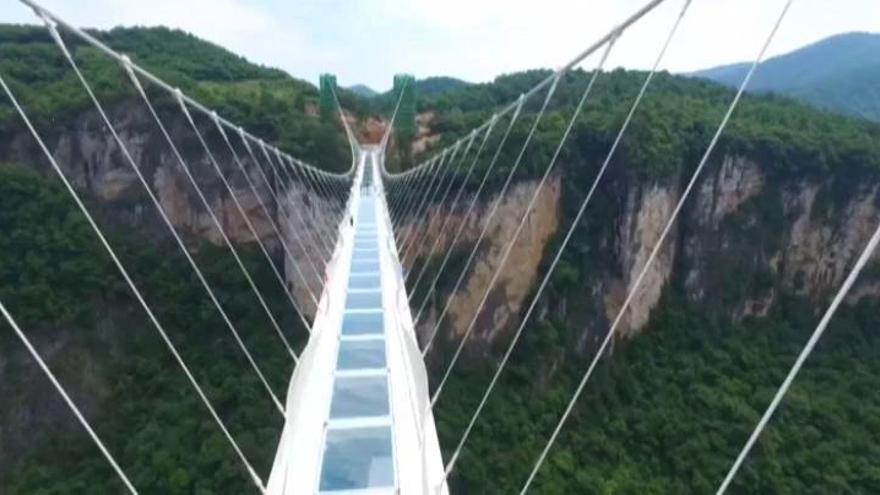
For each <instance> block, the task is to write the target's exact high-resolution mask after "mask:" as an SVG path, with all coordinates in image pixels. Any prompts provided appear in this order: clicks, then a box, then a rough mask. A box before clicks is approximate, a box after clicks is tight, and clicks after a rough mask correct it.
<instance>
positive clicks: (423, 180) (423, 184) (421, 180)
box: [393, 156, 439, 251]
mask: <svg viewBox="0 0 880 495" xmlns="http://www.w3.org/2000/svg"><path fill="white" fill-rule="evenodd" d="M438 158H439V157H437V156H435V157H434V158H432V159H431V160H430V161H429V163H428V164H427V165H426V166H425V167H423V168H422V169H421V170H419V171H418V172H417V173H416V178H415V182H414V184H413V187H412V188H411V189H410V190H409V194H408V195H407V197H406V199H405V200H404V202H403V203H402V204H401V206H400V210H399V213H398V215H397V218H396V219H394V220H393V221H394V222H396V223H395V224H394V230H395V232H394V241H395V243H396V244H397V245H398V246H400V243H401V242H402V240H403V237H404V236H405V235H408V232H404V230H403V227H404V225H403V223H404V221H405V220H407V219H411V218H412V217H413V213H412V212H411V211H410V208H411V207H412V205H413V204H415V203H416V202H417V201H418V197H419V196H420V195H422V194H423V193H424V191H425V190H426V188H427V185H428V181H429V180H430V178H431V177H432V176H431V171H432V170H434V167H435V165H436V164H437V159H438ZM398 251H399V249H398Z"/></svg>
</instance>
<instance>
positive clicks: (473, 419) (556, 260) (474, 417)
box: [444, 0, 691, 480]
mask: <svg viewBox="0 0 880 495" xmlns="http://www.w3.org/2000/svg"><path fill="white" fill-rule="evenodd" d="M690 4H691V0H685V4H684V7H683V8H682V10H681V12H680V13H679V16H678V17H677V18H676V20H675V23H674V24H673V26H672V29H671V30H670V32H669V35H668V36H667V37H666V41H665V42H664V43H663V47H662V48H661V49H660V53H659V54H658V55H657V58H656V60H655V62H654V65H653V67H652V68H651V70H650V72H648V75H647V77H646V78H645V81H644V83H642V87H641V88H640V89H639V93H638V94H637V96H636V98H635V100H634V101H633V103H632V105H631V107H630V110H629V113H628V114H627V116H626V119H624V122H623V125H621V127H620V131H619V132H618V133H617V137H616V138H615V139H614V143H613V144H612V145H611V149H610V150H609V151H608V154H607V155H606V157H605V161H604V162H603V163H602V166H601V167H600V168H599V172H598V174H597V175H596V178H595V179H594V180H593V184H592V186H591V187H590V190H589V192H588V193H587V195H586V197H585V198H584V200H583V202H582V203H581V206H580V209H579V210H578V213H577V215H575V217H574V220H573V221H572V223H571V227H569V229H568V232H567V233H566V235H565V238H564V239H563V241H562V244H561V245H560V246H559V248H558V249H557V250H556V256H555V257H554V258H553V261H552V262H551V263H550V267H549V268H548V269H547V273H546V274H545V275H544V278H543V280H542V281H541V284H540V286H539V287H538V290H537V291H536V292H535V295H534V296H533V297H532V302H531V304H530V305H529V307H528V309H527V310H526V312H525V315H524V316H523V318H522V321H521V322H520V325H519V327H518V328H517V330H516V332H515V333H514V336H513V339H511V341H510V344H508V346H507V351H506V352H505V353H504V357H503V358H502V359H501V363H500V364H499V365H498V369H497V370H496V371H495V374H494V375H493V376H492V380H491V381H490V382H489V385H488V386H487V387H486V391H485V392H484V393H483V396H482V398H481V399H480V403H479V405H478V406H477V408H476V410H475V411H474V413H473V414H472V415H471V419H470V421H469V422H468V425H467V427H466V428H465V431H464V433H463V434H462V437H461V439H460V440H459V442H458V445H457V446H456V448H455V451H454V452H453V454H452V456H451V457H450V459H449V462H447V464H446V469H445V475H444V480H445V479H446V477H448V476H449V474H450V473H451V472H452V469H453V468H454V467H455V463H456V461H457V460H458V458H459V456H460V455H461V451H462V449H463V448H464V445H465V443H466V442H467V440H468V437H469V436H470V433H471V431H472V430H473V427H474V425H475V424H476V422H477V419H478V418H479V417H480V413H481V412H482V411H483V408H484V407H485V405H486V402H487V401H488V399H489V396H490V395H491V394H492V391H493V390H494V388H495V385H496V384H497V383H498V378H499V377H500V376H501V373H502V372H503V371H504V368H505V366H506V365H507V362H508V360H509V359H510V356H511V354H512V353H513V349H514V348H515V347H516V344H517V342H518V341H519V338H520V336H521V335H522V333H523V330H524V329H525V326H526V323H527V322H528V321H529V318H530V317H531V315H532V312H533V311H534V309H535V307H536V305H537V302H538V300H539V298H540V297H541V294H542V293H543V292H544V289H545V288H546V287H547V284H548V283H549V281H550V277H551V275H552V274H553V272H554V270H555V269H556V266H557V264H558V263H559V260H560V259H561V258H562V253H563V252H564V251H565V248H566V246H568V242H569V241H570V240H571V237H572V234H573V233H574V231H575V229H576V228H577V226H578V224H579V223H580V221H581V218H582V217H583V214H584V211H586V207H587V205H588V204H589V203H590V200H591V199H592V197H593V193H594V192H595V191H596V188H597V187H598V185H599V182H600V181H601V179H602V177H603V176H604V174H605V170H606V169H607V168H608V165H609V163H611V158H612V157H613V156H614V153H615V152H616V151H617V148H618V146H619V145H620V143H621V141H622V139H623V136H624V134H626V131H627V129H628V128H629V124H630V122H631V121H632V118H633V116H634V115H635V112H636V110H637V109H638V107H639V104H640V103H641V101H642V98H643V97H644V95H645V92H646V91H647V89H648V86H649V85H650V84H651V81H652V80H653V78H654V75H655V74H656V72H657V68H658V67H659V65H660V62H661V61H662V60H663V57H664V55H665V54H666V50H667V49H668V48H669V44H670V43H671V42H672V39H673V37H674V36H675V33H676V31H678V27H679V25H680V24H681V20H682V19H683V18H684V15H685V14H686V13H687V10H688V8H689V7H690Z"/></svg>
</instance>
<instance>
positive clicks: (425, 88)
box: [416, 76, 471, 96]
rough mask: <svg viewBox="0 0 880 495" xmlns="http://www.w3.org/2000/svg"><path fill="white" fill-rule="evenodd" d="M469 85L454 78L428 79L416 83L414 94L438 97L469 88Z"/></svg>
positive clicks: (438, 77)
mask: <svg viewBox="0 0 880 495" xmlns="http://www.w3.org/2000/svg"><path fill="white" fill-rule="evenodd" d="M470 84H471V83H469V82H466V81H462V80H461V79H456V78H454V77H444V76H437V77H428V78H425V79H421V80H419V81H417V82H416V92H417V93H418V94H419V95H421V96H440V95H442V94H444V93H448V92H450V91H455V90H457V89H461V88H464V87H466V86H470Z"/></svg>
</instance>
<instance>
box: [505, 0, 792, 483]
mask: <svg viewBox="0 0 880 495" xmlns="http://www.w3.org/2000/svg"><path fill="white" fill-rule="evenodd" d="M792 1H793V0H787V1H786V3H785V7H784V8H783V10H782V13H781V14H780V15H779V18H778V19H777V20H776V24H775V25H774V26H773V29H772V30H771V31H770V34H769V35H768V36H767V39H766V40H765V42H764V44H763V46H762V47H761V50H760V52H759V53H758V56H757V57H756V59H755V61H754V62H753V63H752V64H751V66H750V68H749V71H748V73H747V74H746V76H745V78H744V79H743V81H742V83H741V84H740V86H739V89H738V90H737V92H736V96H734V98H733V101H731V103H730V106H729V107H728V109H727V113H725V115H724V118H723V119H722V120H721V123H720V124H719V126H718V129H717V130H716V132H715V135H714V136H713V137H712V140H711V141H710V143H709V146H708V148H707V149H706V152H705V153H704V154H703V157H702V158H701V159H700V162H699V164H698V165H697V168H696V170H694V173H693V174H692V176H691V179H690V182H688V185H687V187H686V188H685V190H684V192H683V193H682V196H681V198H680V199H679V201H678V204H677V205H676V207H675V210H673V212H672V215H671V217H670V218H669V221H668V222H667V223H666V226H665V227H664V229H663V232H662V233H661V234H660V238H659V239H658V240H657V242H656V243H655V244H654V248H653V250H652V251H651V254H650V256H649V257H648V259H647V261H646V262H645V265H644V267H643V268H642V271H641V272H640V273H639V275H638V277H637V278H636V280H635V282H634V284H633V286H632V288H631V289H630V291H629V294H628V295H627V297H626V300H625V301H624V303H623V305H622V306H621V308H620V309H619V311H618V313H617V317H615V319H614V322H613V323H612V324H611V327H610V328H609V329H608V332H607V333H606V335H605V338H604V340H603V341H602V344H601V345H600V346H599V349H598V350H597V351H596V355H595V356H594V357H593V360H592V362H591V363H590V366H589V368H588V369H587V371H586V373H584V376H583V378H582V379H581V381H580V383H579V384H578V386H577V389H576V390H575V392H574V395H573V396H572V398H571V400H570V401H569V403H568V405H567V406H566V408H565V412H563V414H562V417H560V418H559V422H558V423H557V425H556V428H555V429H554V431H553V434H552V435H551V436H550V438H549V439H548V441H547V444H546V445H545V447H544V450H543V451H542V452H541V455H540V456H539V457H538V460H537V462H535V465H534V467H533V468H532V471H531V473H530V474H529V477H528V479H527V480H526V482H525V485H523V488H522V490H521V491H520V495H523V494H525V492H526V491H527V490H528V488H529V486H531V484H532V481H534V479H535V476H536V475H537V473H538V471H539V470H540V468H541V465H543V463H544V461H545V460H546V459H547V454H548V453H549V452H550V449H551V448H552V447H553V444H554V443H555V441H556V438H557V437H558V436H559V432H560V431H561V430H562V426H563V425H564V424H565V421H566V420H567V419H568V417H569V416H570V415H571V412H572V410H573V409H574V405H575V403H577V400H578V398H580V395H581V393H583V391H584V388H585V387H586V384H587V382H588V381H589V379H590V377H591V376H592V374H593V370H595V368H596V365H597V363H598V362H599V359H600V358H601V357H602V355H603V354H604V353H605V350H606V349H607V348H608V345H609V343H610V342H611V339H612V338H613V336H614V334H615V332H616V329H617V326H618V325H619V324H620V322H621V320H622V319H623V315H624V314H625V313H626V311H627V309H628V308H629V305H630V304H631V303H632V300H633V298H634V297H635V295H636V293H637V292H638V289H639V288H640V286H641V283H642V280H644V278H645V275H646V274H647V273H648V269H649V268H650V267H651V265H652V264H653V262H654V260H655V259H656V258H657V255H658V254H659V252H660V248H661V247H662V246H663V241H664V240H665V239H666V237H667V236H668V235H669V232H670V231H671V230H672V226H673V224H674V223H675V220H676V218H677V217H678V214H679V213H680V212H681V210H682V208H683V206H684V202H685V200H687V198H688V196H690V192H691V190H693V188H694V185H695V184H696V182H697V179H698V178H699V176H700V173H701V172H702V171H703V169H704V168H705V166H706V163H707V162H708V160H709V156H710V155H711V154H712V151H713V150H714V149H715V146H716V145H717V144H718V140H719V139H720V138H721V134H722V133H723V132H724V129H725V128H726V127H727V123H728V122H729V121H730V118H731V116H732V115H733V112H734V110H736V107H737V105H738V104H739V101H740V99H742V95H743V93H744V92H745V89H746V86H748V83H749V81H751V79H752V76H753V75H754V73H755V70H757V68H758V65H760V63H761V60H762V59H763V58H764V54H765V53H766V51H767V48H768V47H769V46H770V42H771V41H772V40H773V38H774V37H775V35H776V32H777V30H778V29H779V26H780V25H781V24H782V20H783V19H784V18H785V15H786V13H787V12H788V10H789V7H790V6H791V3H792Z"/></svg>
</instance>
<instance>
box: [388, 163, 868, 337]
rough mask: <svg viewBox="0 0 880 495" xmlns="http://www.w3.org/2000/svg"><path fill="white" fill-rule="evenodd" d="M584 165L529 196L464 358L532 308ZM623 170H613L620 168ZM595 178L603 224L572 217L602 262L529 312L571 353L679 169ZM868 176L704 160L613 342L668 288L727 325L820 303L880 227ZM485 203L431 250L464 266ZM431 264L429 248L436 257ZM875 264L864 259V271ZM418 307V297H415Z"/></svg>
mask: <svg viewBox="0 0 880 495" xmlns="http://www.w3.org/2000/svg"><path fill="white" fill-rule="evenodd" d="M587 165H588V164H579V163H570V164H567V165H565V166H564V167H562V170H561V171H560V173H559V175H557V176H556V177H555V178H554V179H553V181H551V183H550V185H549V187H547V188H546V190H544V191H542V192H541V194H540V196H539V200H538V202H537V206H536V208H535V210H534V211H533V212H532V213H531V215H530V216H529V219H528V222H527V224H526V229H525V230H524V232H523V235H521V237H520V239H519V240H518V242H517V244H516V245H515V248H514V250H513V252H512V254H511V260H510V261H509V262H508V263H507V264H506V265H505V266H504V268H503V269H502V271H501V275H500V278H499V280H498V283H497V284H496V285H495V287H494V288H493V289H492V290H491V292H490V294H489V297H488V300H487V304H486V308H485V309H484V310H483V311H482V312H481V314H480V315H479V317H478V319H477V322H476V326H475V330H474V334H473V335H472V336H471V337H470V343H471V345H470V348H471V350H479V349H483V350H484V351H485V350H486V349H489V348H491V346H492V345H494V344H495V343H497V342H498V341H499V340H501V341H503V340H504V339H505V337H504V336H505V335H507V334H508V333H509V330H511V329H512V328H513V326H514V325H515V324H518V323H519V321H520V320H519V318H520V314H521V311H522V307H523V305H524V304H527V303H528V302H530V300H528V299H527V297H531V295H532V294H533V293H532V291H533V290H534V289H536V285H537V283H538V282H539V281H540V276H543V274H544V271H543V270H545V269H546V266H547V264H549V261H550V259H552V256H553V255H555V249H556V246H557V245H558V243H557V242H555V241H557V240H561V236H562V235H564V234H565V231H567V229H568V227H569V226H570V222H571V220H572V217H573V212H574V211H576V209H577V206H578V205H579V203H580V201H581V200H582V198H583V194H584V191H585V190H586V189H587V187H588V184H587V185H583V184H580V183H578V182H577V180H578V179H576V178H575V177H576V176H578V175H579V174H582V172H583V167H586V166H587ZM624 165H625V164H618V166H621V167H622V168H623V169H624V170H625V166H624ZM579 167H580V168H581V169H580V170H579V169H578V168H579ZM586 175H589V174H586ZM606 179H607V180H605V181H603V183H602V184H601V185H600V188H599V191H598V193H597V196H602V197H603V198H604V199H605V200H606V201H607V202H608V203H610V204H611V205H612V206H611V207H609V208H605V209H603V210H600V211H602V212H604V213H602V215H603V216H601V217H597V216H596V215H597V213H596V211H594V210H588V211H587V217H585V218H586V219H585V220H584V222H586V223H588V222H593V223H606V224H607V225H608V228H605V229H600V230H598V232H602V234H601V235H600V238H593V239H590V241H589V244H590V245H591V246H595V247H596V251H599V252H601V256H597V255H591V256H588V258H587V259H584V260H582V263H583V265H584V266H587V265H589V266H590V269H589V270H583V273H586V274H587V275H584V276H583V278H582V279H580V280H578V281H577V284H576V285H577V287H575V288H573V289H572V290H571V293H568V294H565V295H563V296H562V297H561V298H560V299H556V300H552V301H547V300H544V301H542V302H541V306H540V307H539V311H537V313H536V315H537V317H538V318H539V319H540V318H546V317H547V315H549V314H552V315H553V316H555V317H558V318H562V319H563V320H564V321H567V322H568V324H569V325H570V326H571V327H574V328H575V333H576V335H577V342H578V344H579V348H581V349H587V348H590V347H592V346H593V345H595V343H596V342H597V340H598V339H599V337H600V336H604V334H605V332H607V330H608V327H609V324H610V322H611V321H612V320H613V319H614V317H615V316H616V315H617V313H618V311H619V310H620V308H621V306H622V304H623V303H624V300H625V298H626V295H627V294H628V293H629V291H630V289H631V288H632V287H633V285H634V283H635V281H636V280H637V278H638V277H639V274H640V273H641V271H642V269H643V267H644V265H645V263H646V261H647V260H648V258H649V256H650V254H651V252H652V250H653V249H654V246H655V244H656V242H657V240H658V239H659V238H660V235H661V233H662V231H663V229H664V228H665V226H666V223H667V220H668V218H669V217H670V215H671V214H672V212H673V210H674V209H675V207H676V204H677V203H678V201H679V199H680V197H681V193H682V190H683V187H684V183H685V182H684V181H685V180H687V179H689V176H688V177H685V176H684V175H683V174H681V173H679V174H675V175H673V176H670V177H665V178H662V179H657V178H653V179H648V178H645V177H641V176H639V175H637V174H635V173H631V172H618V173H615V174H611V175H609V176H608V177H607V178H606ZM875 179H876V178H873V179H872V178H871V177H868V176H863V177H861V178H853V177H850V176H845V175H843V174H833V173H825V174H794V173H791V172H790V171H789V172H785V171H781V170H779V169H777V168H775V167H774V166H773V164H760V163H756V162H755V161H754V160H749V159H747V158H745V157H742V156H723V157H720V158H719V159H717V160H715V161H714V162H713V163H710V164H709V166H708V167H707V168H706V169H705V171H704V176H703V177H702V179H701V180H700V181H699V182H698V183H697V184H696V187H695V189H694V190H693V191H692V194H691V197H690V198H689V200H688V201H687V202H686V203H685V206H684V208H683V210H682V212H681V214H680V217H679V221H678V222H676V223H675V224H674V225H673V226H672V228H671V230H670V231H669V235H668V238H667V239H666V242H665V243H664V244H663V246H662V248H661V249H660V251H659V252H658V255H657V257H656V259H655V260H654V262H653V264H652V265H651V267H650V268H649V269H648V270H647V272H646V273H645V276H644V278H643V280H642V283H641V286H640V290H638V291H637V292H636V294H635V296H634V298H633V300H632V302H631V304H630V307H629V310H628V311H627V312H626V313H625V315H624V318H623V320H622V321H621V324H620V326H619V327H618V332H619V334H618V335H619V336H620V337H621V338H632V337H633V336H635V335H638V334H639V332H640V331H642V330H643V329H644V328H645V326H646V325H647V323H648V322H649V320H650V317H651V313H652V311H653V310H654V309H656V308H657V306H658V304H659V303H660V301H661V296H662V295H663V294H664V292H665V291H667V290H668V289H669V288H670V287H672V286H675V287H678V288H679V289H680V290H681V291H682V292H683V293H684V294H685V296H686V297H687V298H689V299H690V300H691V301H693V302H696V303H698V304H701V305H704V306H705V307H706V308H707V309H709V310H710V311H712V312H713V313H715V314H718V315H720V316H722V317H726V318H730V319H732V320H734V321H736V320H739V319H742V318H745V317H748V316H763V315H766V314H767V313H768V312H769V311H770V309H771V308H772V307H773V304H774V303H775V302H777V301H778V299H779V295H780V293H782V292H789V293H793V294H799V295H802V296H804V297H806V298H808V299H809V300H811V301H814V302H815V303H816V308H817V310H819V309H824V307H825V306H826V305H827V304H828V302H829V300H830V299H829V297H830V295H831V293H832V291H834V290H836V289H837V288H838V287H839V286H840V284H841V283H842V282H843V279H844V278H845V277H846V275H847V273H848V270H849V269H850V268H851V267H852V264H853V263H854V260H855V257H856V256H857V255H858V254H859V253H860V252H861V250H862V249H863V248H864V245H865V243H866V242H867V239H868V237H869V236H870V234H871V233H872V232H873V230H874V229H875V228H876V225H877V224H878V222H880V197H878V185H877V184H878V181H877V180H875ZM590 180H592V176H590ZM566 182H568V183H569V185H568V186H567V187H566V188H560V183H566ZM536 185H537V184H536V183H535V182H534V181H525V182H520V183H518V184H516V185H515V186H514V187H513V189H512V190H511V192H510V194H508V195H507V196H505V197H504V198H502V199H501V203H500V205H501V206H500V209H499V212H500V215H499V218H498V220H497V221H495V222H493V224H492V225H491V226H490V228H489V229H488V234H487V239H486V241H485V242H484V243H483V244H482V245H481V246H480V247H479V248H478V250H477V255H476V261H475V262H474V263H473V264H472V265H471V266H470V268H469V269H468V270H467V271H466V274H465V279H464V283H463V284H462V285H461V287H460V289H459V290H458V291H456V292H455V293H452V294H451V299H450V301H451V302H450V309H449V314H448V315H447V317H446V318H445V320H444V323H443V325H442V326H441V328H442V331H441V332H440V339H441V341H446V342H456V341H458V339H459V338H461V336H462V335H463V333H464V332H465V331H466V330H467V327H468V325H469V324H470V322H471V320H472V319H473V317H474V311H475V309H476V307H477V305H478V304H479V302H480V300H481V298H482V297H483V294H485V292H486V290H487V288H488V286H489V281H490V279H491V276H492V274H493V273H494V271H495V270H496V269H497V268H498V266H499V263H500V258H501V253H502V250H503V248H504V246H505V245H506V243H507V241H508V240H509V239H510V237H511V234H512V232H513V229H514V228H515V227H516V223H517V222H518V220H519V218H520V217H521V216H522V214H523V211H524V208H525V205H526V204H527V202H528V200H529V198H530V197H531V195H532V194H533V193H534V191H535V187H536ZM581 186H583V187H581ZM495 201H498V198H492V199H490V200H481V201H480V203H479V205H478V207H477V209H476V214H475V215H473V216H471V217H470V218H469V219H468V220H467V225H466V226H465V229H464V235H463V236H462V238H461V239H460V240H459V242H458V244H457V245H456V246H450V242H451V234H452V232H454V229H449V228H447V230H446V231H444V232H443V234H442V235H440V240H439V243H438V246H439V249H437V253H441V254H442V253H445V252H446V250H448V249H452V250H453V252H454V253H455V254H454V256H453V257H454V258H456V259H457V258H466V257H467V255H468V254H469V253H470V250H471V249H472V248H473V246H474V243H475V241H476V236H477V235H478V234H479V231H480V229H481V228H482V226H483V222H485V220H486V217H487V215H488V210H489V209H490V208H491V205H492V203H493V202H495ZM463 203H465V204H466V202H463ZM462 209H463V208H458V209H456V211H446V210H444V209H442V208H440V207H436V206H435V207H434V210H433V211H434V216H433V218H431V221H430V222H429V224H428V226H427V232H429V234H430V235H431V236H437V235H438V233H439V232H440V226H441V225H442V223H443V221H444V220H446V219H447V218H448V221H449V223H450V224H452V225H456V226H457V225H458V224H460V222H461V221H462V216H463V212H462V211H461V210H462ZM591 212H592V215H593V216H592V217H591ZM410 228H412V226H411V225H409V224H406V223H405V224H404V225H403V232H404V235H406V234H405V233H406V232H407V230H408V229H410ZM425 244H428V245H430V243H423V244H422V245H418V244H416V245H415V246H419V249H418V252H419V255H420V256H419V258H420V262H419V263H416V269H418V267H419V266H420V263H421V260H422V259H423V258H424V257H426V256H427V254H428V253H427V251H428V248H425V247H422V246H424V245H425ZM548 246H552V249H548ZM573 248H577V249H580V250H582V251H583V252H589V250H588V249H586V248H585V247H584V246H571V245H570V246H569V248H568V250H572V249H573ZM594 252H595V251H594ZM413 258H416V257H413ZM437 259H438V257H437V255H436V254H435V256H434V260H435V262H436V261H437ZM877 259H878V257H876V256H875V261H874V263H877V261H876V260H877ZM460 264H463V263H460ZM460 264H459V265H460ZM452 266H453V268H452V269H453V270H459V271H457V272H455V273H454V274H453V275H452V276H447V277H444V278H443V280H446V282H445V285H444V286H443V287H442V288H441V290H440V291H439V292H440V294H439V295H438V296H435V297H434V298H433V303H432V305H431V306H430V308H431V309H430V312H429V313H428V316H427V318H423V322H422V323H421V324H420V328H419V333H420V337H421V338H422V339H423V340H425V339H426V338H427V336H428V335H430V333H431V331H432V330H433V328H434V325H435V323H436V321H437V317H438V314H439V312H440V311H441V309H442V307H443V303H445V301H446V296H447V295H449V291H451V290H452V287H453V285H454V280H455V278H456V276H457V275H458V273H460V270H461V267H460V266H457V265H455V264H453V265H452ZM862 298H874V299H877V298H880V281H878V280H875V279H874V278H872V277H871V276H870V275H866V276H864V277H862V280H860V282H859V284H858V285H857V287H856V288H855V290H854V291H853V294H852V296H851V298H850V300H857V299H862ZM416 302H417V303H418V302H420V301H419V300H418V298H417V299H416ZM417 308H418V305H416V309H417ZM583 315H588V316H586V317H584V316H583Z"/></svg>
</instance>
